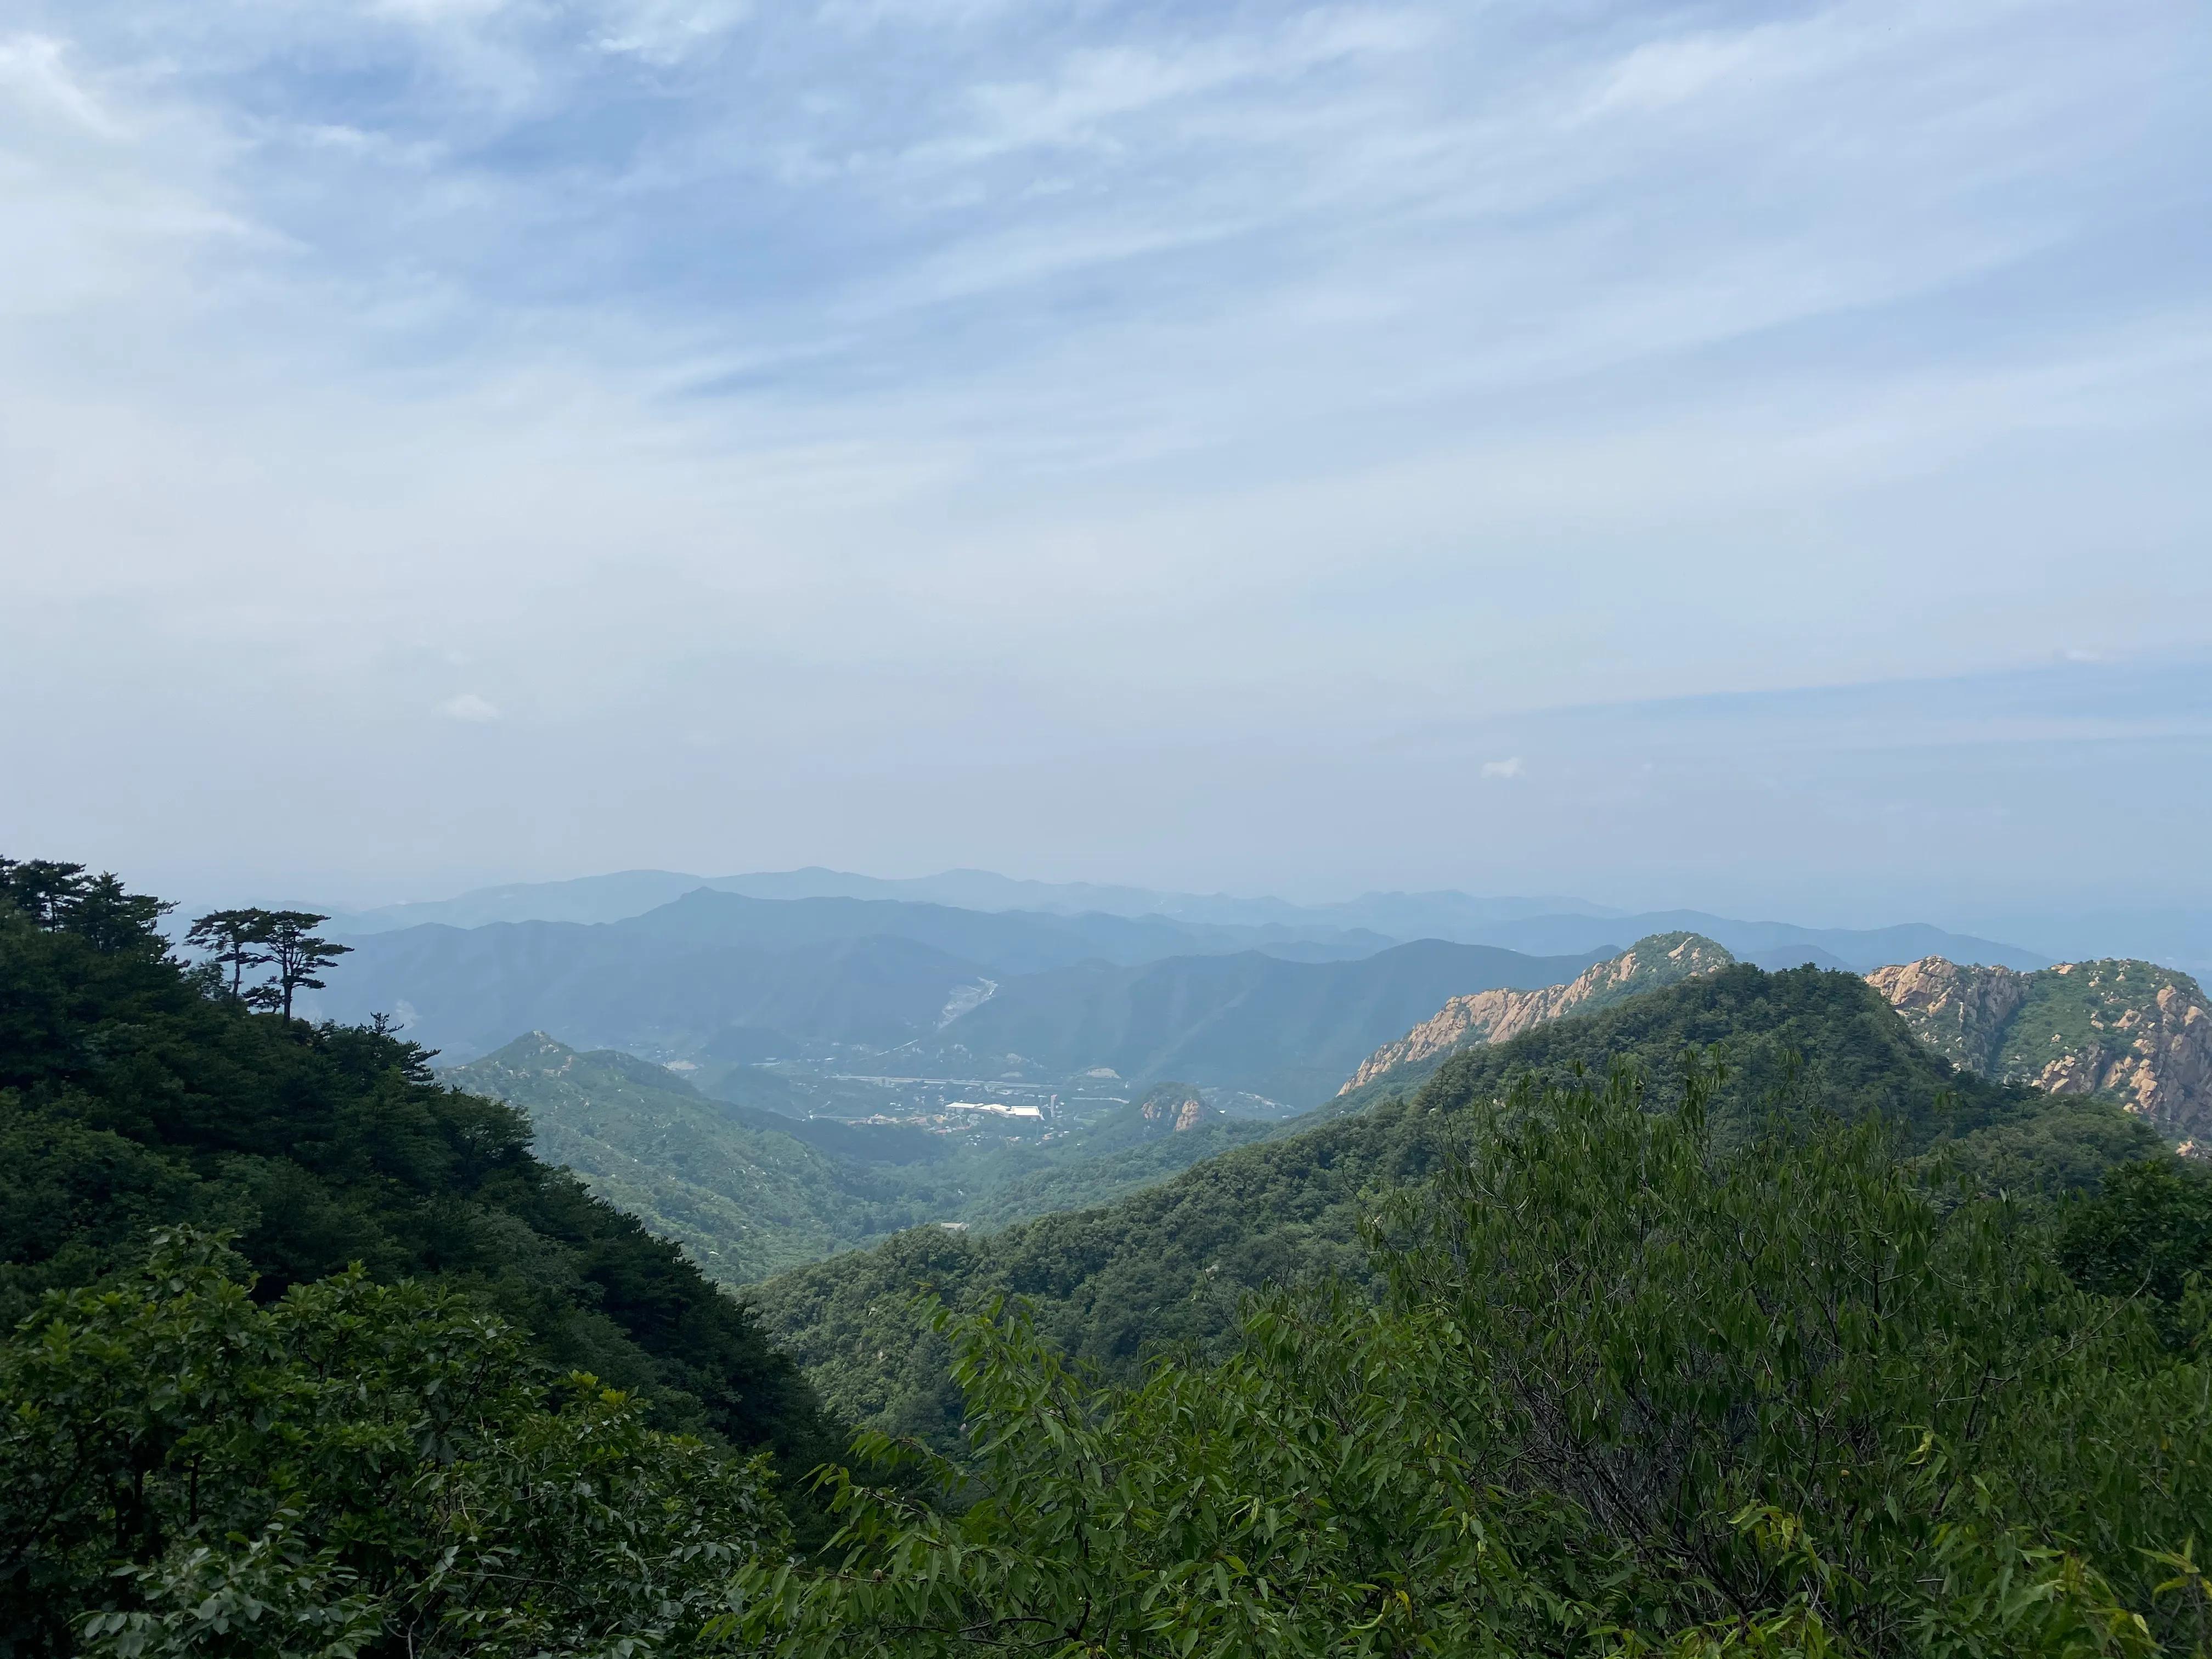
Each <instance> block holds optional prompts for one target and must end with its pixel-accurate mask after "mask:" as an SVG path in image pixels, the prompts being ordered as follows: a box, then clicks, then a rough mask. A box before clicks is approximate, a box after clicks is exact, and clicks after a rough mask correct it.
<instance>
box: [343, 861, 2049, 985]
mask: <svg viewBox="0 0 2212 1659" xmlns="http://www.w3.org/2000/svg"><path fill="white" fill-rule="evenodd" d="M702 888H703V889H707V890H712V891H715V892H724V893H733V894H738V895H741V896H747V897H751V898H761V899H834V898H842V899H875V900H886V899H890V900H900V901H904V902H911V903H917V904H923V905H934V906H940V907H945V908H957V909H962V910H975V911H1009V910H1021V911H1029V912H1037V913H1045V914H1052V915H1096V916H1119V917H1124V918H1130V919H1145V920H1149V921H1158V920H1160V919H1172V920H1174V921H1179V922H1182V923H1185V924H1187V925H1192V926H1194V927H1218V928H1225V929H1238V928H1242V929H1254V930H1261V932H1260V933H1258V935H1257V936H1255V937H1251V938H1248V939H1245V940H1244V941H1243V943H1244V944H1245V945H1255V946H1257V947H1258V948H1262V949H1273V950H1275V951H1276V952H1277V954H1283V953H1284V952H1283V951H1282V950H1281V949H1280V948H1279V946H1280V945H1284V944H1287V943H1289V942H1291V941H1294V940H1298V939H1306V940H1313V941H1322V940H1341V941H1343V942H1344V943H1346V945H1349V944H1350V943H1351V942H1352V939H1357V938H1358V937H1359V936H1362V935H1365V936H1369V937H1371V938H1373V939H1374V940H1375V948H1379V947H1380V945H1383V944H1389V943H1399V942H1402V941H1405V940H1409V939H1450V940H1454V941H1455V942H1457V943H1460V944H1464V945H1499V946H1502V947H1504V949H1507V950H1511V951H1529V952H1534V953H1536V954H1540V955H1541V954H1573V953H1576V952H1582V951H1595V950H1597V949H1599V948H1600V947H1601V946H1605V945H1612V946H1614V947H1615V948H1619V947H1621V946H1624V945H1627V944H1628V943H1630V942H1631V941H1632V940H1634V939H1640V938H1643V937H1645V936H1647V935H1649V934H1652V933H1680V932H1692V933H1702V934H1703V935H1705V937H1706V938H1708V939H1712V940H1714V941H1715V942H1716V943H1717V944H1720V945H1725V946H1727V947H1728V949H1729V950H1730V951H1733V952H1735V954H1736V955H1737V956H1738V957H1741V958H1742V959H1743V960H1745V961H1749V962H1761V961H1762V960H1763V959H1764V958H1768V957H1772V958H1774V960H1773V961H1772V962H1771V963H1767V964H1766V965H1773V966H1790V967H1795V966H1797V965H1799V964H1801V963H1804V962H1813V963H1817V964H1819V965H1820V966H1823V967H1853V968H1857V969H1859V970H1860V971H1862V972H1866V971H1870V970H1871V969H1875V968H1878V967H1881V966H1885V965H1887V964H1888V963H1897V962H1909V961H1912V960H1914V959H1915V958H1917V957H1922V956H1934V955H1942V956H1944V957H1948V959H1949V960H1951V961H1954V962H1968V963H1989V964H1991V965H1995V966H2000V967H2007V968H2018V969H2035V968H2046V967H2049V966H2050V965H2051V963H2052V962H2054V961H2055V960H2056V959H2057V958H2055V957H2050V956H2046V955H2044V954H2042V953H2040V952H2039V951H2032V950H2028V949H2025V948H2023V947H2021V946H2019V945H2005V944H2000V943H1998V942H1996V941H1995V940H1990V939H1978V938H1973V937H1971V936H1966V935H1961V934H1958V933H1948V932H1946V931H1945V930H1943V929H1941V928H1936V927H1927V926H1924V925H1917V924H1913V925H1906V926H1902V927H1882V928H1847V927H1799V926H1796V925H1795V924H1792V923H1789V922H1779V921H1736V920H1734V919H1732V918H1729V917H1724V916H1717V915H1710V914H1708V913H1706V912H1705V911H1700V910H1688V909H1672V910H1652V911H1634V912H1632V911H1625V910H1620V909H1614V908H1607V907H1605V906H1602V905H1597V904H1592V903H1590V902H1589V901H1588V900H1584V899H1578V898H1570V897H1562V896H1529V897H1477V896H1473V895H1469V894H1467V893H1461V892H1453V891H1440V892H1421V893H1401V892H1373V893H1367V894H1364V895H1362V896H1359V897H1358V898H1355V899H1348V900H1345V901H1342V902H1335V903H1326V904H1297V903H1293V902H1291V901H1289V900H1286V899H1280V898H1271V897H1258V898H1245V897H1236V896H1230V895H1227V894H1220V893H1213V894H1195V893H1175V892H1164V891H1158V890H1151V889H1146V888H1138V887H1127V886H1115V885H1107V884H1095V883H1089V882H1041V881H1022V880H1016V879H1014V878H1011V877H1006V876H1000V875H995V874H993V873H992V872H989V871H984V870H948V871H945V872H941V873H939V874H938V875H933V876H917V877H910V878H884V877H878V876H864V875H855V874H852V873H850V872H844V871H838V870H825V869H820V868H808V869H802V870H788V871H779V872H762V873H757V874H752V875H740V876H720V877H700V876H690V875H684V874H681V873H679V872H673V871H667V870H625V871H620V872H615V873H613V874H610V875H604V876H586V877H581V878H577V879H575V880H572V881H556V882H522V883H514V884H508V885H505V886H500V887H485V888H479V889H477V890H473V891H471V892H466V893H462V894H460V895H459V896H455V897H453V898H451V899H441V900H434V901H427V902H419V903H410V904H393V905H384V906H380V907H378V908H374V909H369V910H362V911H356V912H351V913H340V914H337V915H333V916H332V917H331V924H330V925H331V930H332V931H333V932H336V933H346V934H362V933H387V932H391V931H393V930H395V929H398V928H404V927H418V926H422V925H424V924H428V923H438V924H442V925H445V926H447V927H481V926H483V925H484V924H486V923H489V922H495V921H574V922H610V921H623V920H625V919H627V918H629V917H632V916H637V915H643V914H645V913H646V912H647V911H649V910H653V909H656V908H659V907H660V906H661V905H664V904H666V903H668V902H671V901H672V900H675V899H678V898H680V897H683V896H685V895H687V894H690V893H692V892H695V891H697V890H700V889H702ZM906 936H908V937H918V936H919V935H917V934H915V933H907V934H906ZM1800 951H1803V952H1808V954H1805V955H1797V954H1796V952H1800ZM1102 954H1104V953H1102ZM1346 954H1352V952H1350V951H1346ZM1785 957H1786V958H1787V961H1784V960H1783V958H1785ZM1109 959H1117V960H1118V959H1124V958H1119V957H1112V958H1109ZM1138 959H1142V958H1138Z"/></svg>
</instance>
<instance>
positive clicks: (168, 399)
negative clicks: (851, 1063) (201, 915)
mask: <svg viewBox="0 0 2212 1659" xmlns="http://www.w3.org/2000/svg"><path fill="white" fill-rule="evenodd" d="M2208 73H2212V14H2208V13H2207V12H2206V11H2205V10H2204V9H2203V8H2201V7H2197V6H2191V5H2187V4H2179V3H2172V0H2164V3H2133V0H2118V3H2104V4H2097V5H2090V4H2086V3H2075V4H2054V3H2035V0H1956V3H1947V4H1944V5H1941V6H1929V5H1926V4H1924V3H1923V4H1913V3H1883V0H1865V3H1857V0H1851V3H1838V4H1832V5H1826V6H1819V5H1803V6H1771V5H1770V6H1759V7H1751V6H1732V5H1725V4H1717V5H1700V6H1681V7H1669V6H1659V5H1648V4H1645V5H1607V4H1601V3H1580V0H1567V3H1548V4H1533V3H1531V4H1520V5H1516V4H1509V3H1473V4H1456V5H1449V6H1438V5H1428V4H1412V5H1404V6H1387V5H1371V6H1320V7H1316V6H1309V5H1295V4H1249V5H1204V4H1190V3H1185V4H1180V5H1175V6H1138V5H1113V4H1104V3H1068V4H1053V3H1046V0H1036V3H1028V4H1017V3H1010V0H1009V3H1000V0H819V3H799V0H789V3H782V4H777V5H767V4H753V5H749V4H745V3H742V0H575V3H547V0H386V3H382V4H374V3H358V0H354V3H343V4H341V3H324V0H291V3H284V4H270V3H267V0H252V3H245V0H199V3H196V4H194V5H191V6H188V7H187V6H152V7H149V6H144V5H128V4H121V3H106V0H68V3H66V4H62V3H52V4H49V3H44V0H15V3H13V4H11V5H9V7H8V8H6V9H5V12H4V15H0V212H4V216H5V223H6V224H7V226H8V227H9V233H8V235H7V239H6V240H7V244H8V251H7V256H6V258H4V259H0V500H4V501H6V503H7V504H8V505H7V510H6V519H7V524H6V526H5V532H4V533H5V545H4V548H0V558H4V560H5V561H6V564H7V567H8V568H7V572H6V574H7V578H8V585H9V591H10V592H11V595H12V602H11V603H10V604H9V605H7V606H6V607H5V608H4V611H0V696H5V697H6V699H7V700H8V702H9V705H10V706H11V707H14V708H21V709H23V710H26V711H27V712H28V714H29V715H30V717H29V718H26V719H24V720H20V721H10V722H8V723H7V728H6V730H4V731H0V769H4V775H5V776H6V777H7V778H8V779H9V782H8V783H7V785H6V786H5V788H4V791H0V836H4V838H5V839H6V840H7V842H9V844H10V845H11V846H15V847H21V848H34V849H36V850H40V851H46V852H54V853H62V854H70V855H72V856H78V857H87V858H91V859H94V860H99V861H102V862H106V863H112V864H115V865H117V866H118V867H122V868H125V869H127V870H131V871H137V872H145V873H146V876H147V878H151V879H161V880H166V881H167V882H169V883H171V884H180V883H188V882H203V881H206V882H220V881H228V880H236V879H240V878H246V877H248V876H251V877H252V878H255V879H257V880H264V879H265V880H269V881H278V882H283V883H286V884H292V885H293V886H295V887H297V888H302V889H313V890H316V891H321V892H326V893H328V894H330V896H332V897H349V898H360V899H374V898H391V897H400V896H416V895H418V894H422V893H426V892H432V891H436V890H441V889H442V888H445V887H447V886H450V885H453V884H459V883H463V882H467V881H472V880H478V879H504V878H534V877H547V876H560V875H568V874H574V873H580V872H587V871H591V870H597V869H605V868H612V867H621V866H640V865H659V866H673V867H678V868H691V869H703V870H713V871H724V870H736V869H741V868H745V867H759V866H775V865H788V864H796V863H805V862H823V863H831V864H839V865H843V866H848V867H857V868H862V869H867V870H872V871H876V872H882V873H907V872H914V871H918V870H923V869H928V868H933V867H937V866H943V865H946V864H955V863H958V864H970V865H983V866H992V867H996V868H1000V869H1004V870H1006V871H1008V872H1011V873H1015V874H1021V875H1038V876H1048V877H1085V878H1097V879H1103V880H1129V881H1140V882H1146V883H1151V884H1170V885H1194V886H1206V887H1226V888H1232V889H1247V890H1251V889H1258V888H1271V889H1274V890H1289V891H1297V892H1302V893H1310V894H1314V895H1316V896H1318V895H1321V894H1324V893H1334V892H1340V891H1347V890H1360V889H1364V888H1369V887H1376V886H1413V885H1436V884H1452V885H1459V886H1465V887H1469V888H1473V889H1476V890H1487V891H1511V890H1572V891H1579V892H1583V893H1587V894H1589V896H1593V897H1595V898H1599V899H1601V900H1605V901H1607V902H1626V903H1633V904H1641V903H1647V902H1649V903H1662V902H1663V903H1678V902H1680V903H1702V904H1707V905H1711V906H1713V907H1716V908H1726V907H1730V906H1733V907H1735V908H1750V907H1753V906H1754V905H1756V906H1759V907H1763V908H1766V909H1768V910H1770V911H1787V912H1788V913H1790V914H1792V915H1798V916H1801V917H1802V918H1804V919H1806V920H1813V921H1821V920H1837V921H1848V920H1855V919H1865V920H1891V919H1894V917H1895V915H1900V914H1905V913H1907V912H1909V913H1911V914H1915V915H1928V916H1929V918H1930V919H1934V920H1957V921H1965V920H1972V919H1974V918H1976V917H1980V916H1985V915H2002V914H2010V912H2008V911H2007V910H2006V908H2005V907H2008V906H2016V907H2018V906H2025V907H2033V906H2035V905H2044V906H2046V907H2056V908H2060V909H2064V908H2069V907H2070V908H2074V909H2087V908H2094V907H2097V906H2100V905H2120V904H2125V905H2133V906H2136V907H2137V908H2142V907H2152V908H2155V907H2156V906H2158V905H2160V904H2161V903H2164V902H2167V901H2169V900H2179V899H2186V900H2187V901H2189V902H2212V875H2208V871H2207V866H2206V862H2205V860H2204V857H2203V842H2204V839H2205V838H2204V836H2203V823H2204V822H2205V817H2206V808H2207V806H2208V805H2212V799H2208V798H2209V797H2212V783H2208V781H2207V780H2208V777H2212V764H2208V763H2212V487H2208V484H2207V482H2206V477H2205V475H2206V473H2207V472H2208V471H2212V469H2208V468H2207V466H2206V465H2205V463H2204V459H2203V458H2204V457H2205V455H2206V454H2207V453H2212V211H2208V210H2212V100H2207V99H2205V98H2204V97H2203V88H2204V87H2205V85H2206V84H2207V83H2208V78H2207V77H2208ZM271 823H287V824H289V825H291V826H292V827H291V828H290V829H287V830H283V831H275V832H272V830H271V829H270V825H271ZM2023 914H2024V912H2023Z"/></svg>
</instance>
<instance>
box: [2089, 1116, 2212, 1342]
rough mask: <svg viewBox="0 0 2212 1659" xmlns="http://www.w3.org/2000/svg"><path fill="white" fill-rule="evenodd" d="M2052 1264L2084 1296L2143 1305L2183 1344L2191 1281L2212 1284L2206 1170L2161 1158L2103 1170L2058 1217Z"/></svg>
mask: <svg viewBox="0 0 2212 1659" xmlns="http://www.w3.org/2000/svg"><path fill="white" fill-rule="evenodd" d="M2058 1260H2059V1261H2060V1262H2061V1263H2063V1265H2064V1267H2065V1269H2066V1272H2067V1273H2069V1275H2070V1276H2071V1277H2072V1278H2073V1279H2074V1281H2075V1283H2076V1284H2078V1285H2081V1287H2082V1288H2083V1289H2084V1290H2090V1291H2097V1292H2099V1293H2100V1294H2101V1295H2105V1296H2114V1297H2140V1298H2143V1299H2145V1300H2146V1301H2147V1302H2148V1304H2149V1306H2150V1308H2151V1311H2152V1316H2153V1317H2154V1319H2155V1320H2156V1321H2157V1322H2158V1323H2159V1324H2160V1328H2161V1329H2163V1330H2164V1331H2165V1332H2166V1336H2167V1339H2168V1340H2169V1341H2172V1342H2174V1343H2177V1344H2178V1343H2179V1342H2182V1341H2184V1340H2187V1339H2188V1338H2189V1337H2190V1335H2191V1334H2192V1333H2193V1332H2194V1331H2195V1330H2196V1329H2197V1327H2198V1324H2199V1323H2200V1322H2199V1320H2198V1319H2197V1316H2196V1315H2195V1314H2194V1313H2193V1312H2191V1311H2190V1310H2188V1309H2187V1308H2186V1306H2185V1304H2186V1303H2187V1300H2188V1298H2189V1296H2190V1294H2191V1284H2192V1279H2203V1280H2205V1281H2212V1169H2207V1168H2206V1167H2205V1166H2204V1165H2203V1164H2185V1163H2182V1162H2180V1161H2179V1160H2178V1159H2175V1158H2148V1159H2145V1160H2144V1161H2142V1162H2141V1163H2137V1164H2122V1165H2121V1166H2120V1167H2118V1169H2114V1170H2108V1171H2107V1172H2106V1176H2105V1178H2104V1183H2103V1186H2102V1187H2101V1188H2100V1190H2099V1191H2098V1192H2097V1194H2095V1196H2093V1197H2083V1198H2080V1199H2077V1200H2075V1202H2074V1203H2072V1204H2070V1205H2069V1206H2066V1208H2065V1210H2064V1211H2063V1217H2062V1220H2061V1223H2060V1226H2059V1236H2058Z"/></svg>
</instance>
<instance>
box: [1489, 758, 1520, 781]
mask: <svg viewBox="0 0 2212 1659" xmlns="http://www.w3.org/2000/svg"><path fill="white" fill-rule="evenodd" d="M1482 775H1483V776H1484V777H1486V778H1517V777H1519V776H1520V775H1521V757H1520V756H1518V755H1515V756H1513V757H1510V758H1509V759H1506V760H1494V761H1485V762H1483V763H1482Z"/></svg>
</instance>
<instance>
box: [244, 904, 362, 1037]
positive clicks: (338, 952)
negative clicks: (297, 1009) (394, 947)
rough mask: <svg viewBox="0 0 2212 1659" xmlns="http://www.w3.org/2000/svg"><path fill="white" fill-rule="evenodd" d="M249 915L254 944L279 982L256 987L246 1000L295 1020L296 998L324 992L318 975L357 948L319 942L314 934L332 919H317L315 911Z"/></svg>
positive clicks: (253, 912) (325, 941) (282, 911)
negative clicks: (294, 1006) (293, 1015)
mask: <svg viewBox="0 0 2212 1659" xmlns="http://www.w3.org/2000/svg"><path fill="white" fill-rule="evenodd" d="M246 915H248V916H250V917H252V922H251V923H250V924H249V926H250V927H251V928H252V939H253V942H254V943H255V944H256V945H258V946H260V947H261V949H262V950H263V951H264V952H265V953H266V955H265V960H266V961H267V962H268V963H269V964H270V966H271V967H273V968H275V969H276V979H275V980H274V981H272V982H271V983H270V984H267V985H260V986H256V987H254V988H253V989H252V991H250V992H248V993H247V994H246V1000H247V1001H248V1002H249V1003H250V1004H252V1006H255V1007H258V1008H266V1009H269V1010H270V1011H272V1012H276V1013H278V1014H281V1015H283V1018H286V1019H288V1020H289V1019H290V1018H292V999H293V998H294V996H295V995H296V994H298V993H300V992H301V991H319V990H321V989H322V988H323V981H321V980H320V979H319V978H318V977H316V975H319V973H320V972H321V971H322V970H323V969H325V968H327V967H329V966H330V964H331V963H333V962H336V961H337V959H338V958H339V957H342V956H345V955H347V954H348V953H349V952H350V951H352V949H353V946H351V945H335V944H332V943H331V941H330V940H329V939H319V938H317V937H316V936H315V933H314V931H313V930H314V928H315V927H316V925H317V924H318V923H320V922H325V921H329V920H330V918H329V917H328V916H322V915H316V914H315V913H314V912H313V911H312V910H252V911H247V912H246Z"/></svg>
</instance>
